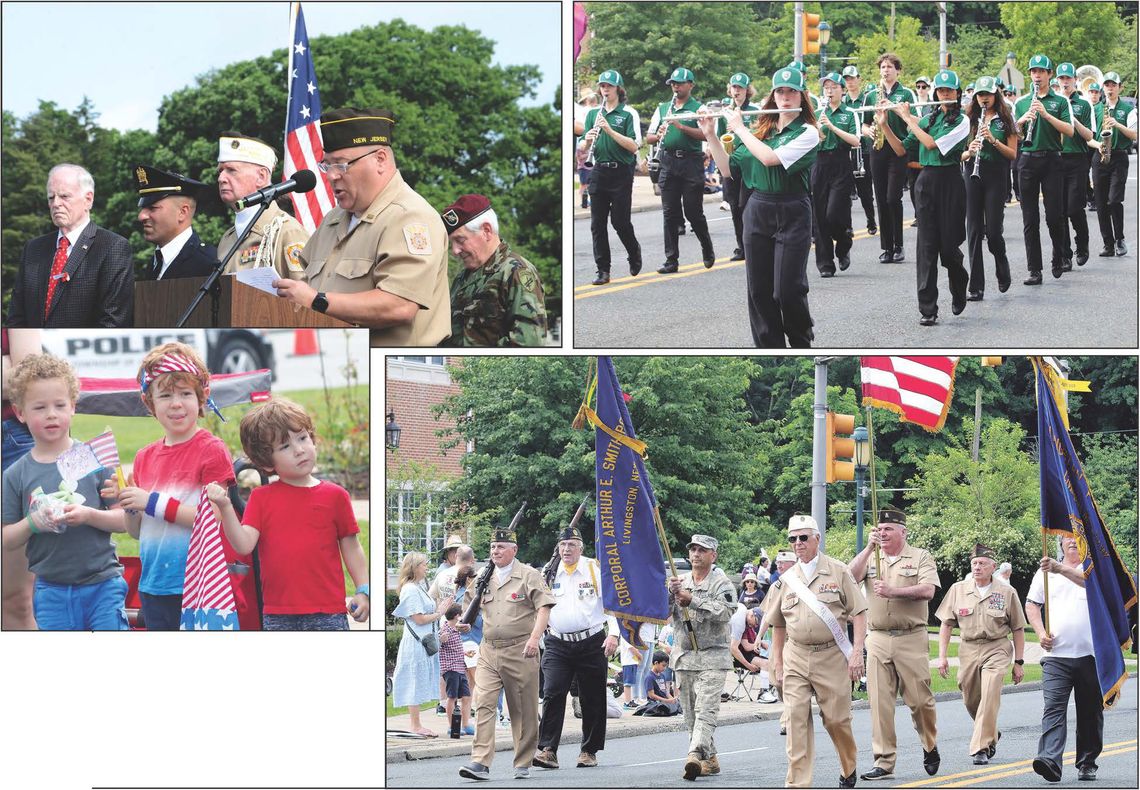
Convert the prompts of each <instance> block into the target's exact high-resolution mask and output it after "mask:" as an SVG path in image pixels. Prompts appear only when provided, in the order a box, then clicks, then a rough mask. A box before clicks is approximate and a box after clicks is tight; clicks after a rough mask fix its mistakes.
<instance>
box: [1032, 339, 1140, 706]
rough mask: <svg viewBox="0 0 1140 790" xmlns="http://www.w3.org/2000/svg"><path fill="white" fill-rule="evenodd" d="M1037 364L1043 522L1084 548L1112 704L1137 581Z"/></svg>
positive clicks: (1123, 674) (1105, 688)
mask: <svg viewBox="0 0 1140 790" xmlns="http://www.w3.org/2000/svg"><path fill="white" fill-rule="evenodd" d="M1034 370H1035V373H1036V376H1037V436H1038V444H1039V446H1040V449H1041V528H1042V529H1043V530H1045V532H1047V533H1052V534H1054V535H1062V536H1066V537H1072V538H1074V539H1075V540H1076V541H1077V546H1078V548H1079V549H1080V552H1081V558H1082V560H1083V564H1084V575H1085V592H1086V597H1087V599H1088V608H1089V625H1090V626H1091V630H1092V640H1093V654H1094V656H1095V658H1096V672H1097V679H1098V680H1099V682H1100V691H1101V695H1102V700H1103V702H1104V705H1105V707H1107V706H1109V705H1111V704H1113V702H1115V698H1116V696H1117V694H1118V693H1119V691H1120V687H1121V686H1122V685H1123V684H1124V681H1125V680H1126V679H1127V677H1128V674H1127V671H1126V670H1125V667H1124V657H1123V656H1122V655H1121V648H1122V647H1123V648H1127V647H1128V646H1129V644H1130V639H1129V622H1128V610H1129V609H1131V608H1132V607H1133V606H1135V605H1136V584H1135V582H1134V581H1133V579H1132V575H1131V574H1130V573H1129V572H1128V569H1127V568H1126V567H1125V566H1124V563H1123V562H1122V561H1121V559H1120V555H1119V554H1118V553H1117V551H1116V546H1115V544H1113V542H1112V536H1111V535H1109V533H1108V529H1107V528H1106V527H1105V525H1104V521H1103V519H1101V517H1100V511H1099V510H1098V509H1097V506H1096V500H1095V499H1093V495H1092V491H1091V489H1090V488H1089V483H1088V480H1087V479H1086V478H1085V470H1084V468H1083V467H1082V466H1081V462H1080V459H1078V458H1077V454H1076V451H1075V450H1074V449H1073V442H1072V439H1071V438H1070V436H1069V431H1068V429H1067V428H1066V427H1065V422H1064V419H1063V417H1062V415H1061V411H1060V409H1059V408H1058V406H1057V400H1056V398H1055V397H1054V394H1053V390H1052V389H1051V388H1050V386H1049V381H1048V380H1047V376H1048V375H1049V374H1048V373H1047V372H1046V370H1045V365H1044V364H1043V363H1042V362H1041V361H1039V360H1037V359H1035V360H1034Z"/></svg>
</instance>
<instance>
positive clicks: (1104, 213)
mask: <svg viewBox="0 0 1140 790" xmlns="http://www.w3.org/2000/svg"><path fill="white" fill-rule="evenodd" d="M1127 183H1128V152H1127V151H1116V150H1114V151H1113V152H1112V157H1111V159H1110V160H1109V162H1108V166H1107V167H1106V166H1105V165H1103V164H1101V161H1100V155H1099V154H1097V155H1096V156H1095V157H1093V193H1094V194H1095V196H1096V218H1097V221H1098V222H1099V223H1100V236H1101V238H1102V239H1103V240H1104V246H1106V247H1111V246H1113V243H1114V242H1116V241H1118V240H1120V239H1123V238H1124V186H1125V184H1127Z"/></svg>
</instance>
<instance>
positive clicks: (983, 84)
mask: <svg viewBox="0 0 1140 790" xmlns="http://www.w3.org/2000/svg"><path fill="white" fill-rule="evenodd" d="M997 90H998V84H997V80H995V79H994V78H993V77H978V81H977V83H976V87H975V88H974V93H997Z"/></svg>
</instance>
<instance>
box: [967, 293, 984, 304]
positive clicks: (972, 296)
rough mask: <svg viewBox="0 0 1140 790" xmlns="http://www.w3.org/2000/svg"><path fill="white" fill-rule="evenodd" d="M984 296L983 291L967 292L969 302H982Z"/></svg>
mask: <svg viewBox="0 0 1140 790" xmlns="http://www.w3.org/2000/svg"><path fill="white" fill-rule="evenodd" d="M982 296H983V294H982V292H981V291H970V292H969V293H968V294H966V301H967V302H980V301H982Z"/></svg>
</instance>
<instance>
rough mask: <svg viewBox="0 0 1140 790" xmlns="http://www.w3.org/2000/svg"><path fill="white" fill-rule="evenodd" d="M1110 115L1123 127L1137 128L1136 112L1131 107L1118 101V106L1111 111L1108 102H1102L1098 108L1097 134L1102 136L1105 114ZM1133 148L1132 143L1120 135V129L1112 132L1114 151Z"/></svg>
mask: <svg viewBox="0 0 1140 790" xmlns="http://www.w3.org/2000/svg"><path fill="white" fill-rule="evenodd" d="M1106 112H1107V113H1109V114H1111V115H1112V118H1113V120H1115V121H1116V122H1117V123H1118V124H1120V125H1121V126H1127V127H1128V128H1129V129H1135V128H1136V110H1134V109H1132V108H1131V107H1129V106H1128V105H1127V104H1125V103H1124V102H1122V101H1121V100H1120V99H1117V100H1116V106H1115V107H1113V108H1112V109H1111V110H1110V109H1108V104H1107V102H1106V100H1103V99H1102V100H1101V102H1100V104H1098V105H1097V106H1096V129H1095V132H1096V134H1098V135H1099V134H1100V128H1101V127H1102V126H1103V125H1104V114H1105V113H1106ZM1131 146H1132V141H1131V140H1129V139H1128V138H1127V137H1125V136H1124V135H1122V134H1121V133H1120V130H1119V129H1113V130H1112V149H1113V150H1114V151H1126V150H1128V149H1129V148H1130V147H1131Z"/></svg>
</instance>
